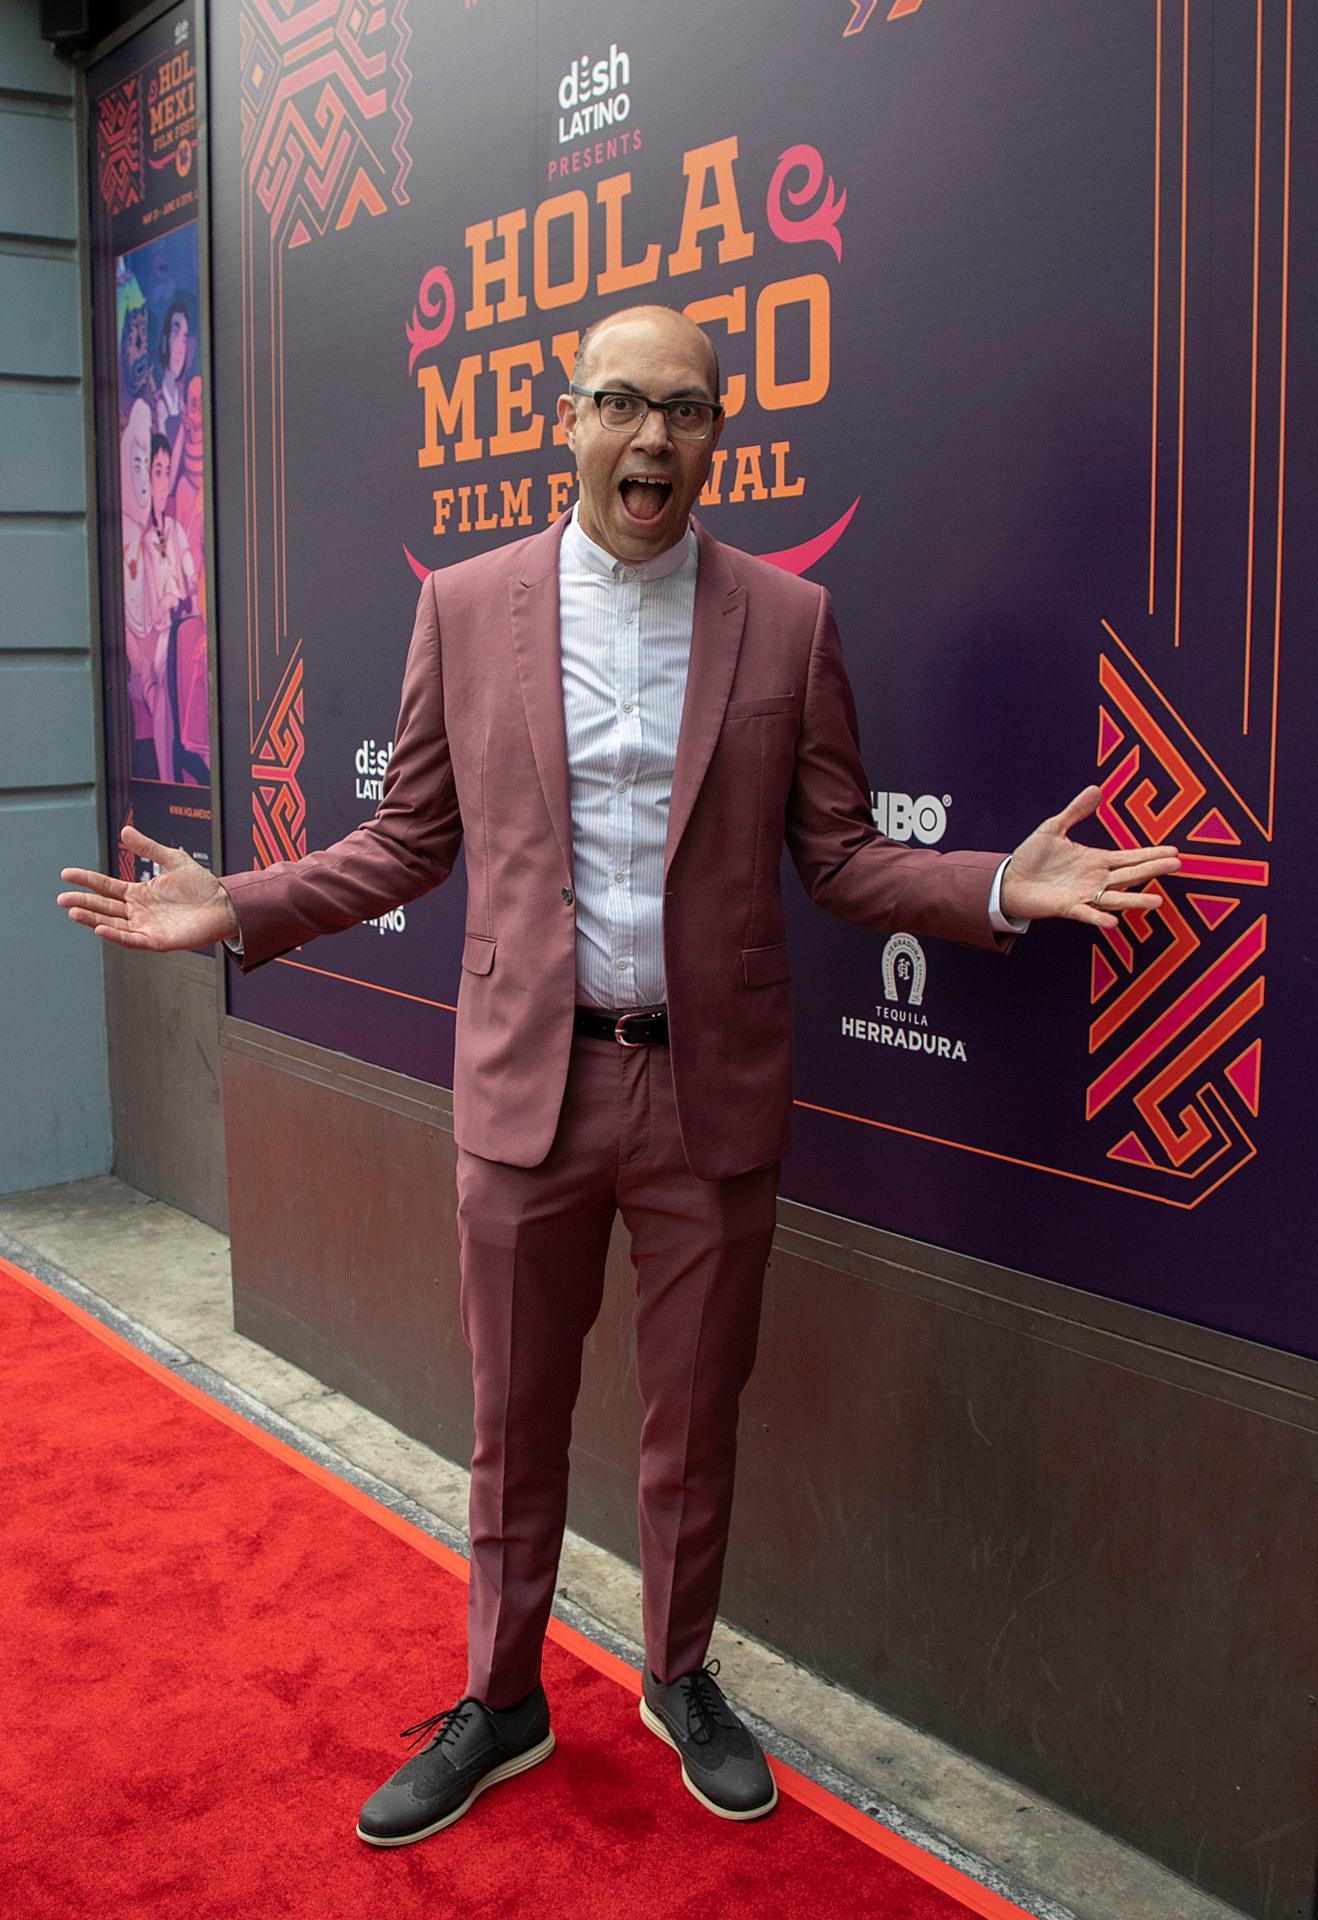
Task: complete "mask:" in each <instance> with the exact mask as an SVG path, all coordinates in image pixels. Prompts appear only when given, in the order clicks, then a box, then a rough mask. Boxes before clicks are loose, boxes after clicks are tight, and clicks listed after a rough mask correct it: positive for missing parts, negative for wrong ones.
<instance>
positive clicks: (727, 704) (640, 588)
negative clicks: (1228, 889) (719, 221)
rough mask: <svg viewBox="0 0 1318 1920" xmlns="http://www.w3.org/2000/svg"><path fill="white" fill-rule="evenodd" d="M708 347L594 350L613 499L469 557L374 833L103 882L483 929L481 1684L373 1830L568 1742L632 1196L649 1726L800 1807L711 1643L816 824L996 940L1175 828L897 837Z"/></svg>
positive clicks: (422, 1728)
mask: <svg viewBox="0 0 1318 1920" xmlns="http://www.w3.org/2000/svg"><path fill="white" fill-rule="evenodd" d="M719 391H720V389H719V375H718V363H717V359H716V357H715V354H714V351H713V348H712V346H711V345H710V342H709V340H708V338H707V337H706V335H705V334H704V333H703V332H702V331H701V330H700V329H699V328H698V327H696V326H694V325H692V323H691V322H690V321H689V320H687V319H686V318H684V316H683V315H681V314H680V313H678V312H676V311H674V310H672V309H670V308H665V307H636V308H630V309H628V310H626V311H624V312H621V313H618V314H614V315H611V316H610V317H609V318H608V319H606V320H604V321H601V322H600V323H599V324H598V325H597V326H595V327H593V328H592V329H590V331H589V332H588V333H587V334H586V335H585V337H584V339H583V340H582V343H581V349H580V352H579V354H578V357H577V362H576V365H575V367H574V369H573V376H572V381H571V385H570V388H569V391H568V392H567V393H565V394H564V395H563V396H562V397H561V399H560V400H559V403H558V411H559V419H560V421H561V423H562V425H563V428H564V431H565V433H566V436H567V441H568V445H569V446H570V447H571V448H572V451H573V454H574V456H575V459H576V465H577V473H578V478H579V483H580V485H579V498H578V501H577V505H576V506H575V508H574V509H573V511H572V512H571V513H570V514H568V515H565V516H564V517H563V518H562V519H561V520H559V521H558V522H557V523H556V524H555V525H554V526H552V527H550V528H548V529H547V530H546V531H544V532H542V533H539V534H534V535H532V536H530V537H529V538H528V539H525V540H520V541H516V542H514V543H512V544H510V545H508V546H504V547H501V548H498V549H496V550H495V551H493V552H491V553H486V554H482V555H480V556H479V557H478V558H475V559H471V560H466V561H463V562H460V563H459V564H458V565H456V566H453V567H449V568H446V569H444V570H443V571H442V572H440V573H435V574H432V575H431V576H430V577H429V579H428V580H427V581H426V583H425V585H424V586H423V588H422V590H421V596H420V600H419V603H418V607H417V615H416V624H415V629H414V632H413V637H412V645H411V649H410V652H409V655H408V662H407V669H406V673H405V676H404V681H403V696H402V709H401V713H400V716H399V721H398V728H397V732H396V736H395V737H396V743H397V744H396V747H395V751H394V755H393V759H392V761H391V763H390V767H389V772H388V776H387V778H386V781H385V786H384V794H383V798H382V799H381V801H380V805H379V809H378V811H377V813H376V815H375V818H374V819H373V820H371V821H369V822H367V823H366V824H365V825H364V826H362V827H359V828H357V829H356V831H355V832H353V833H351V834H349V835H348V836H347V838H346V839H344V840H342V841H340V842H338V844H337V845H335V846H333V847H330V848H328V849H326V850H325V851H323V852H320V853H313V854H309V855H308V856H306V858H305V859H302V860H299V861H296V862H292V863H285V864H280V865H277V866H274V867H269V868H266V869H265V870H264V871H261V872H252V873H239V874H232V875H226V876H224V878H223V879H222V880H218V881H217V880H216V879H215V878H214V877H213V876H212V875H210V874H208V873H206V872H204V871H203V870H202V869H201V868H199V867H197V866H196V865H195V864H194V863H193V862H191V861H190V860H188V859H187V857H186V856H185V855H183V854H182V853H180V852H177V851H175V850H171V849H168V848H165V847H161V846H158V845H156V844H155V843H154V842H150V841H147V840H146V839H145V838H144V837H143V836H142V835H140V834H137V833H135V832H134V831H133V830H132V829H126V830H125V834H124V842H125V844H126V845H127V846H128V847H130V848H131V850H132V851H133V852H135V853H137V854H139V855H140V856H142V857H143V858H149V859H152V860H154V861H156V862H157V863H158V864H159V865H160V867H161V868H162V869H163V871H162V872H161V874H160V875H159V877H158V878H156V879H154V880H151V881H149V882H147V883H125V882H122V881H119V880H116V879H114V878H113V877H111V876H107V875H96V874H88V873H83V872H80V871H77V870H66V872H65V878H66V880H68V881H70V882H72V883H73V884H74V885H75V886H78V887H81V888H84V889H87V891H82V892H73V893H65V894H61V895H60V901H61V904H62V905H64V906H66V907H67V908H68V910H69V912H70V915H71V917H72V918H73V919H75V920H77V921H80V922H82V923H83V924H86V925H89V926H92V927H94V928H95V929H96V931H97V932H99V933H100V934H101V935H102V936H103V937H104V938H106V939H110V940H115V941H117V942H118V943H119V944H121V945H124V946H129V947H147V948H154V949H157V950H162V949H168V948H174V947H195V946H197V945H199V944H204V943H205V942H207V941H210V940H221V939H222V940H226V941H228V942H229V943H230V945H231V947H232V948H233V950H234V951H235V952H236V954H237V955H238V957H239V959H240V962H241V964H242V966H243V967H244V968H250V967H253V966H257V965H260V964H262V963H263V962H264V961H267V960H269V959H271V958H273V957H275V956H276V955H277V954H279V953H283V952H286V951H287V950H288V949H289V948H291V947H293V946H296V945H300V944H303V943H305V942H306V941H308V940H311V939H314V938H315V937H316V936H317V935H319V934H324V933H331V932H334V931H337V930H339V929H341V928H344V927H347V926H351V925H353V924H354V923H356V922H358V921H362V920H369V919H373V918H375V917H376V916H377V915H379V914H381V913H384V912H387V911H389V910H390V909H392V908H393V907H395V906H398V905H400V904H403V903H404V902H406V901H408V900H412V899H415V898H416V897H417V896H418V895H419V894H421V893H423V892H425V891H426V890H427V889H428V888H430V887H433V886H437V885H438V884H439V883H440V882H441V881H442V880H443V879H445V878H446V876H447V874H448V873H449V871H450V869H451V867H452V865H453V861H454V858H455V856H456V854H457V850H458V847H459V844H460V843H462V842H464V841H465V847H466V862H467V931H466V938H465V942H464V947H463V955H462V980H461V987H460V991H459V996H458V1016H457V1040H456V1051H455V1063H454V1133H455V1137H456V1141H457V1146H458V1174H457V1186H458V1225H459V1237H460V1247H461V1269H462V1270H461V1285H462V1315H463V1327H464V1332H465V1334H466V1338H467V1341H468V1344H469V1346H470V1348H471V1353H472V1368H473V1380H474V1386H475V1430H476V1432H475V1451H474V1455H473V1458H472V1468H471V1511H470V1519H471V1589H470V1602H469V1620H468V1675H467V1691H466V1693H465V1694H464V1696H463V1698H462V1699H461V1700H459V1701H458V1702H457V1704H456V1705H455V1706H452V1707H450V1708H447V1709H445V1710H444V1711H442V1712H440V1713H436V1714H434V1715H432V1716H431V1717H429V1718H427V1719H424V1720H421V1721H419V1722H418V1723H417V1724H416V1725H414V1726H412V1727H409V1728H407V1729H406V1730H405V1731H406V1733H407V1734H410V1735H414V1736H415V1737H416V1740H417V1741H418V1742H420V1741H424V1742H425V1744H424V1745H423V1746H421V1748H420V1751H418V1752H416V1753H415V1754H414V1755H413V1757H412V1758H411V1759H409V1760H407V1761H406V1762H405V1763H404V1764H403V1765H402V1766H401V1767H400V1768H399V1769H398V1770H397V1772H395V1773H394V1774H393V1775H392V1776H391V1777H390V1778H389V1779H388V1780H387V1781H386V1782H385V1783H384V1785H383V1786H381V1787H380V1788H379V1789H378V1790H377V1791H376V1792H374V1793H373V1794H372V1795H371V1796H370V1798H369V1799H368V1800H367V1802H366V1804H365V1806H364V1807H363V1808H362V1810H361V1814H360V1817H359V1820H358V1824H357V1829H356V1830H357V1833H358V1835H359V1836H360V1837H361V1839H363V1840H364V1841H367V1842H369V1843H370V1844H371V1845H373V1846H382V1847H389V1846H404V1845H407V1844H409V1843H410V1842H412V1841H415V1840H420V1839H424V1838H425V1837H426V1836H427V1835H429V1834H433V1833H436V1832H439V1831H440V1830H441V1829H442V1828H445V1827H447V1826H450V1825H452V1823H453V1822H454V1821H456V1820H458V1819H460V1818H461V1816H462V1815H463V1814H464V1813H465V1812H466V1811H467V1809H468V1808H469V1807H470V1806H471V1804H472V1802H473V1801H474V1800H475V1799H476V1797H477V1796H478V1795H479V1794H480V1793H482V1792H483V1791H484V1790H485V1789H486V1788H487V1787H491V1786H494V1785H496V1784H498V1783H499V1782H501V1781H504V1780H507V1779H509V1778H511V1777H512V1776H513V1775H515V1774H518V1773H522V1772H525V1771H526V1770H527V1769H529V1768H531V1767H534V1766H535V1765H536V1764H537V1763H538V1762H539V1761H541V1760H543V1759H545V1758H546V1757H547V1756H548V1755H549V1753H550V1752H551V1751H552V1749H553V1745H554V1736H553V1733H552V1731H551V1730H550V1724H549V1707H548V1702H547V1700H546V1697H545V1694H544V1690H543V1688H542V1686H541V1683H540V1656H541V1648H542V1642H543V1638H544V1633H545V1628H546V1625H547V1622H548V1617H549V1611H550V1607H551V1603H552V1600H553V1592H554V1581H555V1576H556V1571H557V1566H558V1556H559V1550H560V1546H561V1542H562V1535H563V1526H564V1518H565V1514H566V1504H567V1484H568V1443H569V1437H570V1431H571V1421H572V1410H573V1406H574V1403H575V1400H576V1395H577V1389H578V1385H579V1381H580V1374H581V1351H582V1343H583V1341H584V1339H585V1335H586V1333H587V1331H588V1330H589V1328H590V1326H591V1325H592V1323H593V1321H594V1319H595V1316H596V1314H597V1312H598V1309H599V1305H600V1299H601V1289H602V1284H603V1272H604V1263H605V1255H606V1251H607V1247H608V1241H609V1234H610V1230H611V1227H612V1224H613V1220H614V1216H615V1214H616V1213H617V1212H619V1211H621V1213H622V1216H623V1219H624V1222H625V1224H626V1226H627V1228H628V1230H629V1232H630V1234H631V1252H632V1260H633V1263H634V1265H635V1268H636V1283H637V1308H636V1355H637V1378H638V1384H639V1387H640V1392H641V1397H642V1400H643V1403H644V1408H645V1418H644V1425H643V1428H642V1435H641V1464H640V1487H639V1516H640V1543H641V1575H642V1590H643V1603H644V1635H645V1660H646V1666H645V1672H644V1678H643V1688H642V1699H641V1709H640V1711H641V1716H642V1719H643V1720H644V1722H645V1724H646V1726H647V1727H648V1728H650V1730H651V1731H652V1732H653V1733H655V1734H656V1735H657V1736H658V1737H659V1738H660V1739H661V1740H663V1741H665V1742H666V1743H667V1744H668V1745H669V1746H670V1747H672V1748H675V1749H676V1751H677V1753H678V1755H679V1758H680V1762H681V1774H682V1779H683V1781H684V1782H685V1784H686V1786H687V1787H688V1788H689V1789H690V1791H691V1792H692V1793H693V1794H694V1795H695V1797H696V1799H697V1800H699V1801H700V1803H701V1804H702V1805H703V1806H704V1807H706V1808H707V1809H708V1810H709V1811H710V1812H711V1813H712V1814H716V1815H718V1816H719V1817H721V1818H723V1819H728V1820H754V1819H757V1818H759V1817H760V1816H762V1815H764V1814H766V1813H768V1812H769V1811H770V1810H771V1809H772V1808H773V1806H774V1804H775V1802H776V1799H777V1789H776V1787H775V1784H774V1780H773V1776H772V1774H771V1772H770V1770H769V1768H768V1766H767V1764H766V1762H765V1758H764V1755H763V1753H762V1752H761V1750H760V1747H759V1745H758V1744H757V1742H756V1741H755V1739H754V1738H753V1736H752V1735H751V1733H750V1732H749V1730H748V1729H747V1728H746V1727H745V1726H744V1725H743V1723H742V1722H741V1720H740V1719H739V1718H738V1717H737V1715H736V1714H735V1713H734V1712H733V1710H732V1708H731V1707H730V1706H729V1705H728V1702H727V1700H726V1699H725V1698H724V1696H723V1693H722V1691H721V1690H720V1688H719V1686H718V1684H717V1682H716V1680H715V1677H714V1676H715V1672H716V1671H717V1663H716V1662H715V1663H711V1664H708V1665H707V1664H706V1653H707V1650H708V1643H709V1637H710V1632H711V1629H712V1626H713V1622H714V1618H715V1612H716V1608H717V1603H718V1595H719V1588H720V1583H721V1578H722V1571H723V1559H724V1550H725V1547H726V1544H727V1536H728V1523H729V1516H730V1511H731V1503H732V1487H733V1471H734V1463H735V1455H736V1429H737V1407H738V1400H739V1396H740V1393H741V1390H742V1388H743V1386H744V1385H745V1382H746V1380H747V1378H748V1376H749V1374H750V1371H751V1367H752V1364H753V1361H754V1357H755V1344H756V1335H757V1329H758V1326H759V1316H760V1300H761V1292H762V1286H763V1279H764V1270H765V1264H766V1261H767V1259H768V1254H769V1248H770V1244H771V1241H772V1237H773V1230H774V1220H775V1202H776V1195H777V1185H778V1169H779V1164H780V1162H781V1160H782V1158H783V1155H784V1153H785V1151H786V1148H787V1144H788V1131H789V1121H790V1111H791V1004H790V996H789V988H788V956H787V947H786V944H785V930H784V924H783V910H782V901H781V898H780V893H779V870H780V855H781V851H782V847H783V844H784V841H785V842H786V844H787V847H788V848H789V850H790V852H791V854H792V857H793V860H794V862H795V864H796V867H797V870H798V872H799V873H800V875H801V878H802V880H803V882H804V884H805V886H806V888H807V890H808V891H809V893H810V895H811V897H812V898H813V899H814V900H815V901H817V902H818V903H819V904H820V905H821V906H823V907H825V908H827V909H828V910H829V911H830V912H832V913H835V914H837V915H839V916H840V917H842V918H843V919H847V920H852V921H855V922H857V923H859V924H861V925H866V926H871V927H877V928H883V929H887V928H893V927H901V928H904V929H906V930H908V931H910V932H914V933H923V934H931V935H935V936H941V937H943V938H947V939H952V940H958V941H962V942H965V943H967V944H971V945H978V946H983V947H986V948H993V947H1000V946H1003V945H1006V944H1008V942H1009V941H1010V938H1011V936H1012V934H1013V933H1015V932H1019V931H1021V930H1022V929H1023V928H1024V927H1025V926H1026V925H1027V924H1028V922H1029V921H1030V920H1032V919H1039V918H1044V917H1063V918H1069V919H1077V920H1081V921H1085V922H1087V923H1089V924H1090V925H1094V926H1103V927H1111V926H1113V925H1115V924H1116V922H1115V915H1116V914H1117V913H1120V912H1124V911H1128V910H1130V909H1132V908H1147V907H1151V906H1154V905H1156V904H1158V896H1157V895H1155V894H1150V893H1146V892H1142V891H1139V889H1140V888H1141V887H1142V886H1143V885H1144V883H1145V882H1147V881H1150V880H1152V879H1154V878H1156V876H1158V875H1159V874H1163V873H1168V872H1171V871H1173V870H1174V869H1175V867H1176V865H1177V861H1176V855H1175V850H1174V849H1173V848H1169V847H1159V848H1153V849H1149V850H1144V851H1138V850H1137V851H1135V852H1132V853H1122V852H1119V851H1114V852H1107V851H1100V850H1098V849H1095V848H1088V847H1085V846H1083V845H1081V844H1079V843H1077V842H1075V841H1073V840H1072V839H1071V838H1070V830H1071V829H1072V828H1073V827H1074V826H1076V825H1077V824H1078V823H1079V822H1080V821H1081V820H1083V819H1084V818H1085V817H1086V816H1087V815H1088V814H1090V813H1091V812H1092V811H1093V809H1094V807H1095V805H1096V804H1097V801H1098V798H1099V790H1098V789H1097V788H1089V789H1087V790H1086V791H1085V792H1084V793H1082V794H1080V795H1078V796H1077V798H1076V799H1075V800H1074V801H1073V802H1072V803H1071V804H1070V806H1069V807H1067V808H1066V809H1064V810H1063V812H1062V813H1061V814H1059V815H1057V816H1055V817H1053V818H1050V819H1048V820H1046V821H1044V823H1043V824H1042V825H1041V826H1040V827H1038V828H1037V829H1036V830H1035V831H1034V832H1033V833H1032V834H1031V835H1030V836H1029V837H1028V838H1027V839H1026V840H1024V841H1023V842H1022V844H1021V845H1020V846H1019V847H1018V848H1017V849H1016V851H1015V853H1014V854H1012V855H1010V856H1009V857H1008V858H1006V859H1004V858H1003V856H1002V855H1001V854H998V853H952V854H946V855H940V854H937V853H934V852H931V851H929V850H927V849H924V848H918V847H911V846H898V845H894V844H893V843H891V842H889V841H887V840H885V839H883V838H882V836H880V835H879V834H878V833H877V832H876V831H875V828H874V824H873V820H872V817H871V814H870V805H869V784H868V781H867V779H866V777H865V773H864V770H863V768H862V765H861V762H860V758H859V752H858V745H857V730H856V720H855V710H854V704H853V701H852V697H851V691H850V688H849V685H848V683H847V678H846V674H845V671H844V669H843V666H842V659H841V654H840V651H839V647H838V640H837V634H836V630H835V626H834V621H833V614H832V609H831V606H830V604H829V599H828V596H827V594H826V593H824V592H823V590H822V589H821V588H819V587H817V586H814V585H812V584H811V583H809V582H807V581H804V580H800V579H797V578H795V577H793V576H791V575H788V574H786V573H783V572H782V571H780V570H778V569H776V568H774V567H771V566H769V565H767V564H766V563H765V562H764V561H761V560H758V559H755V558H752V557H751V556H749V555H747V554H743V553H740V552H738V551H736V550H735V549H733V548H730V547H726V546H723V545H722V544H721V543H720V542H718V541H716V540H713V539H711V538H710V536H709V535H708V533H706V532H705V531H704V529H703V528H701V527H699V526H697V525H696V524H695V523H694V522H693V521H692V518H691V510H692V508H693V506H694V504H695V502H696V499H697V496H698V495H699V493H700V490H701V488H702V487H703V485H704V483H705V479H706V477H707V475H708V473H709V469H710V462H711V459H712V456H713V453H714V449H715V447H716V445H717V444H718V440H719V437H720V434H721V433H722V430H723V425H724V414H723V409H722V406H721V404H720V400H719Z"/></svg>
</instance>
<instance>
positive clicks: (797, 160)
mask: <svg viewBox="0 0 1318 1920" xmlns="http://www.w3.org/2000/svg"><path fill="white" fill-rule="evenodd" d="M795 167H804V168H805V184H804V186H801V187H797V188H792V187H788V186H787V176H788V174H789V173H791V172H792V170H793V168H795ZM823 177H824V162H823V160H822V159H821V158H820V154H819V149H818V147H806V146H800V147H788V149H787V151H786V152H785V153H783V154H781V155H780V156H779V159H778V165H777V166H776V167H775V168H774V171H773V179H772V180H771V181H770V182H769V195H768V198H767V200H766V201H765V209H764V210H765V212H766V213H767V214H768V216H769V225H770V226H771V227H772V229H773V231H774V233H775V234H776V235H777V236H778V238H779V239H780V240H785V241H786V242H787V243H788V245H789V246H794V245H797V244H799V243H800V242H801V241H803V240H822V241H823V243H824V245H825V246H826V247H832V249H833V252H834V254H835V255H836V256H837V258H838V259H839V260H840V259H841V258H842V235H841V234H840V233H839V232H838V230H837V228H838V221H839V220H840V219H841V218H842V213H843V209H844V208H845V207H846V204H847V191H846V188H845V187H844V188H843V189H842V195H841V198H838V197H836V195H835V192H834V187H833V176H832V174H830V175H829V176H828V186H827V188H826V189H825V191H824V197H823V199H822V200H821V201H820V203H819V205H818V206H817V207H816V208H815V210H814V212H813V213H807V214H805V215H804V216H803V217H802V218H801V219H793V218H792V216H791V215H790V214H789V213H787V212H786V211H785V210H784V207H783V193H784V189H786V195H787V198H788V199H789V200H790V201H791V203H792V205H793V206H794V207H799V206H800V205H801V204H802V203H803V202H804V201H806V200H812V199H813V198H814V196H815V195H816V194H817V193H818V191H819V184H820V182H821V180H822V179H823Z"/></svg>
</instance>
